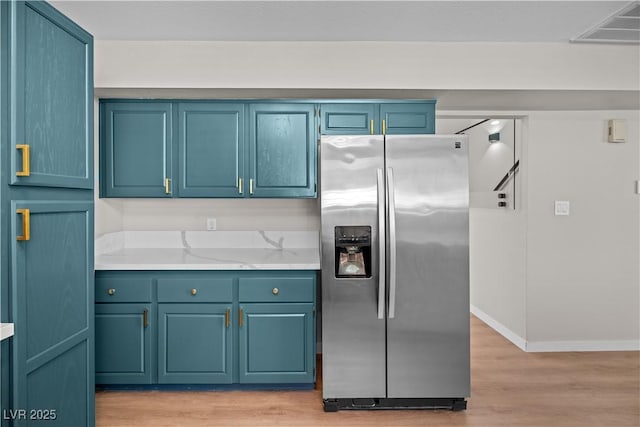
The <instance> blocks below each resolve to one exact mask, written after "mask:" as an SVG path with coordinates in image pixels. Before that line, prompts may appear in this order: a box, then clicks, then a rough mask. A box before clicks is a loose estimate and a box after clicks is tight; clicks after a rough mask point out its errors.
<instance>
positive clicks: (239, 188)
mask: <svg viewBox="0 0 640 427" xmlns="http://www.w3.org/2000/svg"><path fill="white" fill-rule="evenodd" d="M243 191H244V190H243V189H242V178H240V177H238V194H242V192H243Z"/></svg>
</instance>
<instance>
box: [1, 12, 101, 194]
mask: <svg viewBox="0 0 640 427" xmlns="http://www.w3.org/2000/svg"><path fill="white" fill-rule="evenodd" d="M10 5H11V6H10V7H11V8H12V9H13V10H12V14H11V15H10V16H11V22H10V27H11V28H10V30H11V39H12V43H11V45H10V46H11V48H10V49H11V52H10V53H11V60H12V64H11V65H12V66H11V67H10V84H11V87H12V91H10V93H9V97H10V102H9V108H10V110H11V126H10V145H11V155H10V159H11V181H10V182H11V184H14V185H26V186H47V187H65V188H86V189H91V188H93V176H92V164H93V38H92V37H91V35H90V34H88V33H87V32H85V31H84V30H82V29H81V28H80V27H78V26H77V25H75V24H74V23H73V22H71V21H70V20H68V19H67V18H66V17H64V16H63V15H62V14H60V13H59V12H58V11H56V10H55V9H54V8H52V7H51V6H49V5H48V4H46V3H45V2H38V1H35V2H22V1H15V2H11V3H10ZM3 37H4V36H3ZM3 96H5V95H3Z"/></svg>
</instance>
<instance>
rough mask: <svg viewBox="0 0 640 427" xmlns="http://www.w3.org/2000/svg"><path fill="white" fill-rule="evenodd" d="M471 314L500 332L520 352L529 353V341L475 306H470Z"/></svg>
mask: <svg viewBox="0 0 640 427" xmlns="http://www.w3.org/2000/svg"><path fill="white" fill-rule="evenodd" d="M470 309H471V313H472V314H473V315H474V316H476V317H477V318H478V319H480V320H482V321H483V322H484V323H486V324H487V325H489V326H490V327H491V328H492V329H494V330H495V331H496V332H498V333H499V334H500V335H502V336H503V337H505V338H506V339H508V340H509V341H511V342H512V343H513V344H515V345H516V347H518V348H519V349H520V350H524V351H527V341H526V340H525V339H524V338H522V337H521V336H520V335H518V334H516V333H515V332H513V331H512V330H511V329H509V328H507V327H506V326H504V325H503V324H502V323H500V322H498V321H497V320H496V319H494V318H493V317H491V316H489V315H488V314H487V313H485V312H484V311H482V310H480V309H479V308H478V307H476V306H475V305H473V304H471V305H470Z"/></svg>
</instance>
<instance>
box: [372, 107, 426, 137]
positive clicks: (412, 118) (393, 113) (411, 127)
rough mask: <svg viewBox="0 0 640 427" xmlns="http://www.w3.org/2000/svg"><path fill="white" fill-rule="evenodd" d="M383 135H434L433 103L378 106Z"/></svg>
mask: <svg viewBox="0 0 640 427" xmlns="http://www.w3.org/2000/svg"><path fill="white" fill-rule="evenodd" d="M380 119H381V120H382V134H383V135H400V134H425V133H435V129H436V125H435V124H436V119H435V102H426V103H411V102H405V103H397V104H380Z"/></svg>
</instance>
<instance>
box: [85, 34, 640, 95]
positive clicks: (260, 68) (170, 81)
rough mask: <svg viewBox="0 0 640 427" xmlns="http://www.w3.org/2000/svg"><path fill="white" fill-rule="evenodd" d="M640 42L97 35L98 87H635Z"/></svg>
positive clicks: (636, 88)
mask: <svg viewBox="0 0 640 427" xmlns="http://www.w3.org/2000/svg"><path fill="white" fill-rule="evenodd" d="M639 59H640V52H639V50H638V49H637V46H620V45H598V44H569V43H417V42H413V43H380V42H368V43H366V42H342V43H339V42H333V43H330V42H268V43H267V42H262V43H258V42H166V41H163V42H126V41H99V40H98V41H96V43H95V86H96V87H99V88H121V87H132V88H193V87H195V88H327V89H336V88H354V89H357V88H361V89H541V90H542V89H557V90H583V89H588V90H639V89H640V81H639V79H638V75H637V70H638V63H639Z"/></svg>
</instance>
